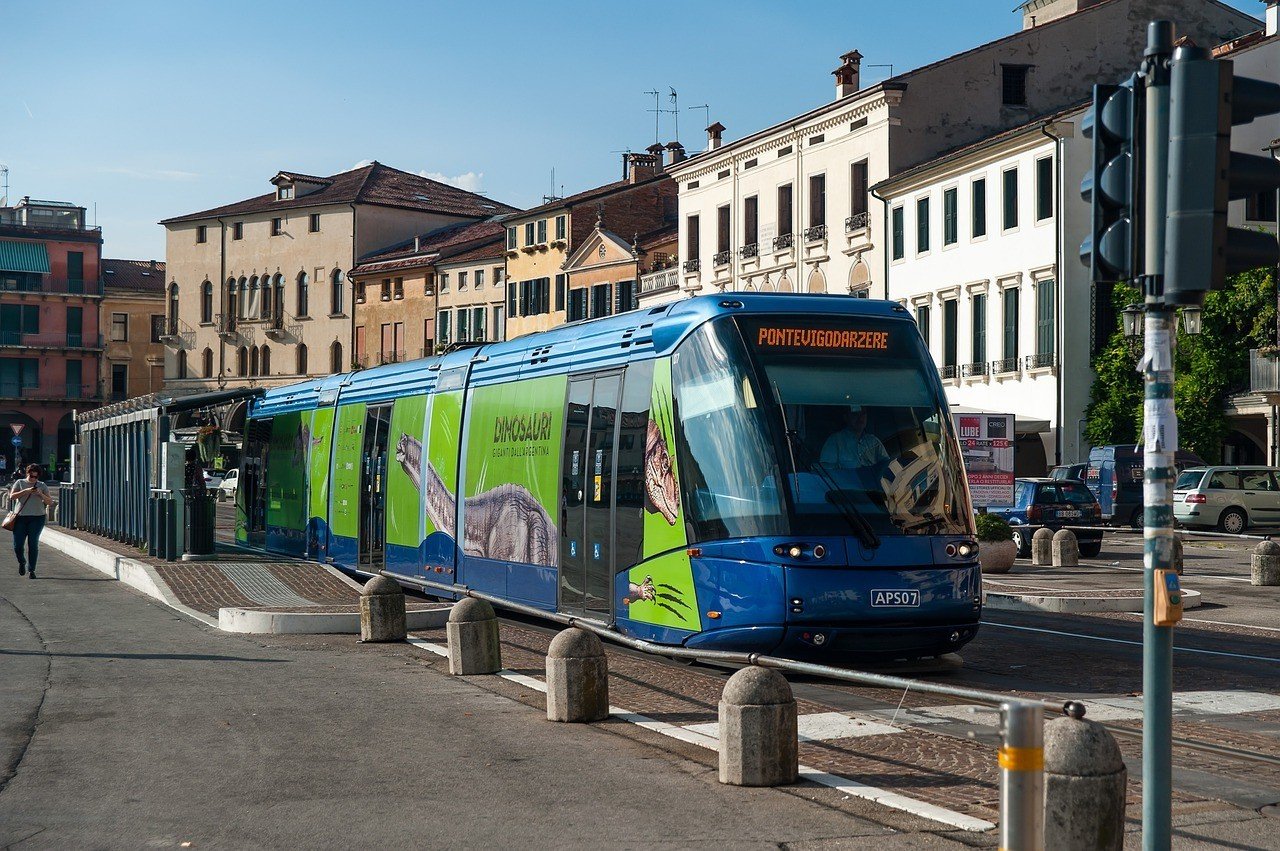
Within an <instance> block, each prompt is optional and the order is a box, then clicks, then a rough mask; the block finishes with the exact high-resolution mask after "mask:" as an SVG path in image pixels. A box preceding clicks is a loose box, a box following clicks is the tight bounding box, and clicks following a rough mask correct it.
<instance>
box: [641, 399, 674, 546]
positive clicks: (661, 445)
mask: <svg viewBox="0 0 1280 851" xmlns="http://www.w3.org/2000/svg"><path fill="white" fill-rule="evenodd" d="M644 496H645V500H644V507H645V509H646V510H647V511H649V513H651V514H661V515H662V516H663V518H664V519H665V520H666V521H667V523H669V524H671V525H672V526H674V525H676V519H677V518H678V517H679V516H680V494H679V491H678V490H677V489H676V475H675V470H673V469H672V467H671V452H670V450H669V449H668V448H667V440H666V438H665V437H663V436H662V427H661V426H659V425H658V422H657V421H656V420H653V419H650V420H649V427H648V429H647V430H646V432H645V441H644Z"/></svg>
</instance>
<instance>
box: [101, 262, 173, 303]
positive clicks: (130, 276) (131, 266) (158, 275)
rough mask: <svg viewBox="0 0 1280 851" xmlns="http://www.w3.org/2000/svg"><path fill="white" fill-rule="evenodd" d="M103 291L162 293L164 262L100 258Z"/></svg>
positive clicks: (107, 292) (108, 292)
mask: <svg viewBox="0 0 1280 851" xmlns="http://www.w3.org/2000/svg"><path fill="white" fill-rule="evenodd" d="M102 282H103V291H104V293H106V294H108V295H110V293H111V292H112V291H113V290H114V291H116V292H135V293H156V294H157V295H164V263H163V262H162V261H160V260H107V259H105V258H104V259H103V260H102Z"/></svg>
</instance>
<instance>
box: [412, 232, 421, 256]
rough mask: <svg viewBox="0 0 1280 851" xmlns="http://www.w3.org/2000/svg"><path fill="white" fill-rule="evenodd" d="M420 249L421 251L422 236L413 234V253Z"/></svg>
mask: <svg viewBox="0 0 1280 851" xmlns="http://www.w3.org/2000/svg"><path fill="white" fill-rule="evenodd" d="M420 251H422V237H420V236H415V237H414V238H413V253H414V254H417V253H418V252H420Z"/></svg>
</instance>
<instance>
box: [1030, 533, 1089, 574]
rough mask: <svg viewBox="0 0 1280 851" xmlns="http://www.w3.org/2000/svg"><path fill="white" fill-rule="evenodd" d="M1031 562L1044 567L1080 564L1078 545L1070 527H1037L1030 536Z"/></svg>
mask: <svg viewBox="0 0 1280 851" xmlns="http://www.w3.org/2000/svg"><path fill="white" fill-rule="evenodd" d="M1031 563H1032V564H1035V565H1040V566H1042V567H1046V566H1049V565H1052V566H1054V567H1076V566H1078V565H1079V564H1080V545H1079V544H1078V543H1077V542H1076V536H1075V533H1074V532H1072V531H1071V530H1070V529H1059V530H1058V531H1056V532H1055V531H1053V530H1052V529H1043V528H1042V529H1037V530H1036V532H1035V534H1034V535H1032V536H1031Z"/></svg>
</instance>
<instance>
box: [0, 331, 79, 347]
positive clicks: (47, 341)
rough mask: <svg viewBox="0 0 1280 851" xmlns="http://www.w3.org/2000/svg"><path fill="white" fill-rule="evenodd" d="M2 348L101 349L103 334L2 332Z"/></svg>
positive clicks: (0, 342) (0, 341)
mask: <svg viewBox="0 0 1280 851" xmlns="http://www.w3.org/2000/svg"><path fill="white" fill-rule="evenodd" d="M0 346H15V347H20V348H25V349H101V348H102V335H101V334H78V333H76V332H74V331H46V332H43V333H36V334H26V333H23V332H21V331H0Z"/></svg>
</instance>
